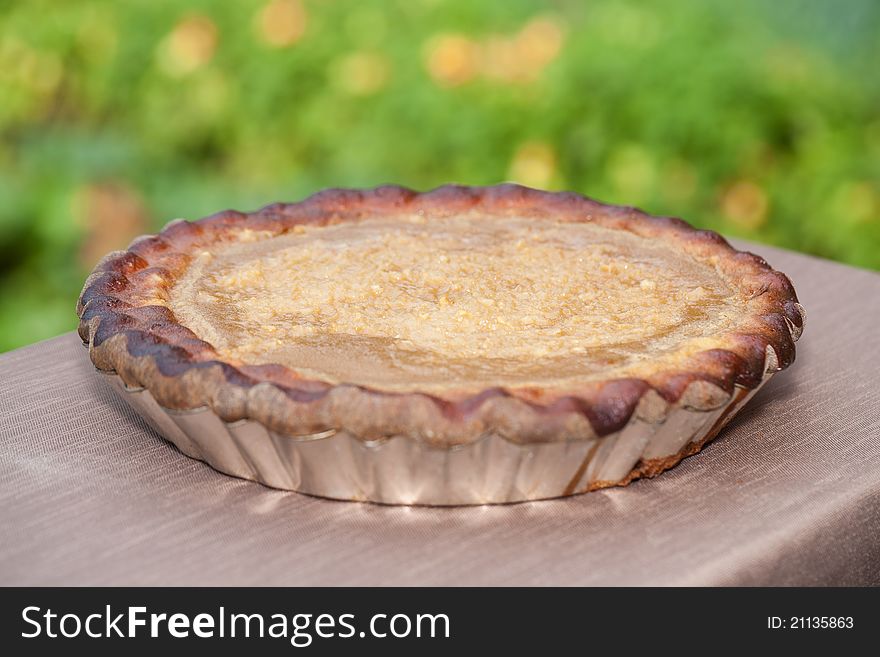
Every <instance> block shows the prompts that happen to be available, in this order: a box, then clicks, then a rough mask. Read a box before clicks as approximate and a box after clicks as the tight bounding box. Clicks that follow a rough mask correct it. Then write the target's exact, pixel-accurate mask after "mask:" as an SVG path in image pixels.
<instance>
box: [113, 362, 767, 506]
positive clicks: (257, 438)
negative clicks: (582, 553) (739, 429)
mask: <svg viewBox="0 0 880 657" xmlns="http://www.w3.org/2000/svg"><path fill="white" fill-rule="evenodd" d="M766 364H767V367H765V375H764V377H763V379H762V380H761V382H760V384H759V385H758V386H757V387H755V388H754V389H746V388H740V387H737V388H736V389H735V390H734V392H733V394H732V395H731V396H730V398H729V399H728V401H727V402H726V403H724V404H722V405H721V406H719V407H717V408H714V409H711V410H696V409H692V408H688V407H686V406H681V405H678V406H674V407H672V408H671V409H670V411H669V413H668V414H667V416H666V418H665V419H664V420H663V421H662V422H658V423H648V422H644V421H642V420H640V419H638V418H636V417H633V418H632V419H631V420H630V421H629V423H628V424H627V425H626V426H625V427H624V428H623V429H621V430H620V431H618V432H616V433H612V434H609V435H606V436H602V437H599V438H590V439H584V440H567V441H559V442H542V443H526V444H520V443H514V442H511V441H509V440H507V439H505V438H504V437H502V436H499V435H496V434H488V435H485V436H482V437H481V438H480V439H478V440H476V441H474V442H472V443H469V444H466V445H461V446H457V447H451V448H436V447H430V446H428V445H425V444H423V443H420V442H418V441H416V440H413V439H411V438H408V437H405V436H392V437H389V438H386V439H383V440H379V441H374V442H365V441H364V440H362V439H359V438H357V437H355V436H352V435H351V434H349V433H348V432H346V431H342V430H339V431H337V430H329V431H324V432H322V433H317V434H311V435H305V436H288V435H280V434H278V433H275V432H273V431H271V430H268V429H267V428H266V427H264V426H263V425H262V424H260V423H259V422H256V421H253V420H240V421H237V422H224V421H223V420H222V419H220V418H219V417H218V416H217V415H216V414H215V413H214V412H213V411H212V410H211V409H210V408H208V407H202V408H196V409H192V410H187V411H178V410H171V409H167V408H163V407H162V406H160V405H159V404H158V403H157V402H156V400H155V399H154V398H153V396H152V394H151V393H150V391H149V390H147V389H146V388H133V387H130V386H128V385H126V384H125V382H123V381H122V379H121V378H120V377H119V376H118V375H117V374H115V373H113V372H100V371H99V372H100V375H101V376H102V378H104V379H106V380H107V381H108V382H109V383H110V385H111V386H112V388H113V389H114V390H116V391H117V392H118V393H119V395H120V396H121V398H122V399H123V400H125V402H126V403H127V404H128V405H129V406H131V407H132V408H133V409H134V410H135V411H137V412H138V413H139V414H140V415H141V416H143V417H144V418H145V419H146V421H147V422H148V423H149V424H150V425H151V426H152V427H153V428H154V429H155V430H156V431H157V432H158V433H159V434H160V435H161V436H162V437H164V438H165V439H166V440H168V441H170V442H171V443H173V444H174V445H175V446H177V448H178V449H179V450H180V451H181V452H183V453H184V454H186V455H187V456H190V457H192V458H194V459H198V460H200V461H204V462H205V463H207V464H208V465H210V466H211V467H213V468H214V469H216V470H219V471H220V472H223V473H226V474H228V475H232V476H235V477H241V478H243V479H250V480H252V481H256V482H259V483H261V484H264V485H266V486H270V487H272V488H278V489H283V490H292V491H297V492H300V493H306V494H309V495H316V496H320V497H327V498H332V499H337V500H353V501H362V502H378V503H383V504H407V505H413V504H419V505H439V506H446V505H478V504H503V503H511V502H524V501H528V500H539V499H547V498H555V497H563V496H566V495H574V494H578V493H583V492H587V491H590V490H595V489H598V488H605V487H609V486H615V485H621V484H626V483H628V482H629V481H631V480H632V479H634V478H636V477H640V476H653V475H655V474H657V473H658V472H660V471H662V470H665V469H667V468H669V467H672V466H674V465H675V464H676V463H678V461H680V460H681V458H683V457H685V456H687V455H689V454H692V453H693V452H695V451H698V450H699V448H700V447H701V446H702V445H703V444H704V443H706V442H708V441H709V440H711V439H712V438H714V437H715V436H716V435H717V434H718V432H719V431H720V430H721V429H722V428H723V426H724V425H725V424H726V423H727V422H729V421H730V419H731V418H732V417H733V416H734V415H735V414H736V412H737V411H739V409H740V408H742V406H743V405H744V404H745V403H747V402H748V400H749V399H750V398H751V397H752V396H753V395H754V394H755V393H756V392H757V391H758V389H760V388H761V386H763V385H764V384H765V383H766V382H767V381H768V380H769V379H770V377H771V376H772V375H773V374H774V373H775V372H776V371H777V369H778V368H777V367H776V358H775V354H774V353H773V351H772V348H768V358H767V363H766Z"/></svg>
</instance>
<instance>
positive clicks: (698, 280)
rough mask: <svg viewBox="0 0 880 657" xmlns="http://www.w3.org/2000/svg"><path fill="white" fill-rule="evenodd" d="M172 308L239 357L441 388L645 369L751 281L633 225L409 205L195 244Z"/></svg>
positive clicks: (681, 349)
mask: <svg viewBox="0 0 880 657" xmlns="http://www.w3.org/2000/svg"><path fill="white" fill-rule="evenodd" d="M168 305H169V306H170V308H171V309H172V311H173V312H174V314H175V316H176V317H177V319H178V321H180V322H181V323H182V324H183V325H185V326H187V327H188V328H190V329H191V330H192V331H193V332H194V333H195V334H196V335H198V336H199V337H200V338H202V339H203V340H206V341H207V342H209V343H210V344H212V345H213V346H214V347H215V349H216V350H217V352H218V353H219V354H220V356H221V357H223V358H225V359H228V360H230V361H233V362H241V363H246V364H254V365H256V364H267V363H277V364H283V365H287V366H288V367H291V368H293V369H294V370H296V371H297V372H299V373H301V374H302V375H303V376H305V377H308V378H317V379H320V380H324V381H327V382H329V383H353V384H359V385H365V386H370V387H376V388H381V389H387V390H396V391H407V390H416V389H418V390H434V391H437V390H442V389H443V388H445V387H455V388H470V387H473V388H485V387H492V386H531V385H540V386H543V387H547V386H553V385H560V386H561V385H567V384H571V383H578V382H586V381H589V380H592V379H598V378H606V377H608V376H609V375H615V374H619V375H620V376H626V375H634V374H636V373H638V371H639V369H640V368H641V367H644V366H646V365H647V363H648V362H653V363H655V364H656V362H657V360H658V359H659V360H674V359H676V358H679V357H681V356H683V355H687V354H689V353H693V352H696V351H699V350H702V349H705V348H707V346H711V344H710V343H711V339H712V338H713V336H716V335H717V334H718V333H720V332H723V331H725V330H728V329H729V328H731V327H732V326H734V325H735V324H736V322H737V321H738V320H739V318H740V316H741V314H742V293H741V292H738V291H737V290H736V289H734V288H733V287H732V286H731V285H730V284H729V283H728V282H727V281H726V280H725V279H724V278H723V277H722V276H721V275H720V274H719V273H718V272H717V271H716V270H715V268H713V267H712V266H711V265H710V264H707V263H703V262H700V261H697V260H695V259H694V258H692V257H691V256H690V255H688V254H687V253H685V252H683V251H678V250H675V249H674V247H672V246H671V245H669V244H667V243H663V242H660V241H656V242H655V241H652V240H649V239H646V238H642V237H639V236H637V235H634V234H632V233H629V232H626V231H622V230H611V229H607V228H603V227H599V226H596V225H593V224H589V223H563V222H553V221H549V220H534V219H527V218H521V219H516V218H514V219H512V218H510V217H503V218H501V217H492V216H482V217H476V218H475V217H470V216H468V217H464V216H462V217H443V218H435V217H432V218H429V219H426V218H425V217H422V216H418V215H413V216H404V217H394V218H388V217H377V218H372V219H365V220H362V221H360V222H348V223H341V224H336V225H330V226H323V227H321V226H308V227H305V226H299V227H297V228H296V230H294V231H293V232H290V233H287V234H285V235H281V236H268V235H264V234H260V233H256V232H253V231H244V232H243V233H241V234H240V236H239V239H238V240H236V241H234V242H232V243H228V244H223V245H219V246H218V247H216V248H215V249H213V250H212V251H211V252H202V253H200V254H198V255H196V256H195V257H194V258H193V260H192V262H191V263H190V266H189V267H188V269H187V271H186V272H185V273H184V275H183V276H182V277H181V279H180V280H179V281H178V282H177V284H176V285H175V287H174V288H173V289H172V290H171V293H170V298H169V300H168Z"/></svg>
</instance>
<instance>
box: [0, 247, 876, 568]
mask: <svg viewBox="0 0 880 657" xmlns="http://www.w3.org/2000/svg"><path fill="white" fill-rule="evenodd" d="M752 248H753V250H755V251H757V252H758V253H761V254H762V255H764V256H765V257H767V258H768V259H769V260H770V262H771V264H773V265H774V266H776V267H777V268H779V269H781V270H783V271H785V272H786V273H788V274H789V275H790V276H791V278H792V280H793V281H794V282H795V286H796V287H797V290H798V292H799V294H800V298H801V300H802V302H803V303H804V305H805V306H806V308H807V313H808V316H807V328H806V332H805V334H804V337H803V338H802V340H801V342H800V343H799V344H798V358H797V362H796V363H795V364H794V366H793V367H792V368H791V369H790V370H789V371H787V372H784V373H783V374H781V375H779V376H778V377H776V378H774V379H773V380H772V381H771V382H770V383H769V384H768V385H767V387H766V388H765V389H764V390H763V391H761V392H760V393H759V394H758V396H756V397H755V399H754V401H753V402H752V403H751V404H750V406H748V407H747V408H746V409H745V410H744V411H743V412H742V413H741V415H740V416H739V417H738V418H737V419H736V420H734V422H733V423H732V424H731V425H730V426H729V427H728V429H726V430H725V431H724V432H723V433H722V435H721V436H720V437H719V438H718V439H717V440H716V441H715V442H714V443H712V444H711V445H710V446H709V447H707V448H706V449H705V450H704V451H703V452H702V453H701V454H698V455H696V456H694V457H692V458H689V459H687V460H686V461H685V462H683V463H682V464H681V465H680V466H679V467H677V468H675V469H674V470H672V471H670V472H668V473H666V474H664V475H662V476H660V477H658V478H656V479H653V480H646V481H639V482H637V483H635V484H633V485H631V486H629V487H628V488H621V489H612V490H605V491H601V492H596V493H590V494H587V495H582V496H580V497H575V498H569V499H563V500H555V501H547V502H535V503H528V504H520V505H514V506H506V507H477V508H452V509H431V508H399V507H382V506H376V505H370V504H357V503H344V502H331V501H327V500H321V499H315V498H310V497H306V496H303V495H298V494H295V493H284V492H279V491H275V490H270V489H267V488H263V487H262V486H260V485H258V484H254V483H250V482H246V481H241V480H236V479H233V478H230V477H226V476H224V475H221V474H218V473H216V472H214V471H213V470H211V469H210V468H209V467H208V466H206V465H203V464H202V463H199V462H197V461H193V460H191V459H189V458H187V457H185V456H183V455H182V454H181V453H179V452H178V451H176V449H174V448H173V447H172V446H170V445H169V444H168V443H165V442H164V441H163V440H161V439H160V438H159V437H157V435H156V434H154V433H153V432H152V431H151V430H150V429H149V428H148V427H147V425H146V424H145V423H144V422H143V421H141V420H140V419H139V418H138V417H137V416H136V415H134V414H133V413H132V412H131V411H130V410H129V409H128V408H127V407H125V406H124V405H123V403H122V402H120V401H117V399H116V397H115V396H113V394H112V392H111V391H110V390H109V389H107V388H106V387H105V383H104V382H102V381H101V380H100V379H99V378H98V376H97V375H96V374H94V372H93V369H92V366H91V364H90V363H89V360H88V355H87V353H86V350H85V349H83V348H82V346H81V345H80V342H79V339H78V338H77V337H76V335H74V334H68V335H63V336H60V337H58V338H55V339H53V340H49V341H47V342H43V343H40V344H35V345H32V346H29V347H25V348H24V349H19V350H18V351H14V352H11V353H7V354H4V355H2V356H0V584H6V585H9V584H29V585H34V584H105V585H106V584H109V585H115V584H150V585H152V584H157V585H170V584H178V585H188V584H236V585H237V584H255V585H263V584H279V585H280V584H285V585H308V584H330V585H335V584H354V585H360V584H388V585H392V584H463V585H484V584H503V585H508V584H527V585H531V584H547V585H559V584H562V585H568V584H880V339H878V338H880V328H878V325H880V276H878V275H877V274H875V273H871V272H867V271H861V270H856V269H852V268H848V267H844V266H841V265H837V264H833V263H829V262H825V261H821V260H817V259H813V258H809V257H806V256H802V255H797V254H792V253H788V252H783V251H778V250H775V249H771V248H767V247H757V246H753V247H752Z"/></svg>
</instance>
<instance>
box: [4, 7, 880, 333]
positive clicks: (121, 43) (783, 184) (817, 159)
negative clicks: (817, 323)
mask: <svg viewBox="0 0 880 657" xmlns="http://www.w3.org/2000/svg"><path fill="white" fill-rule="evenodd" d="M878 71H880V3H878V2H875V1H874V0H848V1H842V2H828V1H826V0H813V1H807V0H800V1H798V0H775V1H773V2H769V1H766V2H759V1H758V0H740V1H739V2H730V1H729V0H668V1H658V2H635V1H634V2H619V1H614V2H605V1H599V0H588V1H586V2H584V1H579V2H574V1H571V2H568V1H564V0H559V1H557V2H537V1H527V0H499V1H497V2H487V1H483V2H476V1H473V0H450V1H442V0H430V1H429V0H398V1H394V2H391V1H386V2H373V1H370V0H357V1H347V2H343V1H330V0H271V1H269V2H266V0H261V1H245V0H238V1H236V2H226V3H220V2H207V1H205V2H187V3H181V2H172V1H170V0H139V1H128V2H118V1H117V2H100V1H98V2H85V1H80V0H66V1H61V0H57V1H50V0H27V1H26V2H25V1H22V2H9V0H5V1H0V350H7V349H11V348H14V347H17V346H19V345H22V344H26V343H29V342H33V341H36V340H38V339H41V338H45V337H48V336H51V335H55V334H57V333H60V332H63V331H66V330H70V329H73V328H74V326H75V323H76V318H75V315H74V303H75V300H76V297H77V294H78V292H79V289H80V287H81V285H82V281H83V278H84V277H85V275H86V274H87V272H88V271H89V270H90V269H91V267H92V266H93V265H94V264H95V262H96V261H97V259H98V258H99V257H100V256H102V255H103V254H104V253H106V252H107V251H110V250H112V249H116V248H121V247H123V246H124V245H126V244H127V243H128V241H129V240H130V239H131V238H132V237H133V236H135V235H137V234H140V233H144V232H151V231H155V230H156V229H158V228H159V227H161V226H162V225H163V224H164V223H166V222H167V221H169V220H170V219H172V218H175V217H186V218H197V217H199V216H202V215H205V214H209V213H212V212H214V211H216V210H220V209H224V208H227V207H234V208H238V209H254V208H256V207H259V206H261V205H264V204H266V203H269V202H271V201H276V200H296V199H299V198H301V197H303V196H306V195H308V194H310V193H312V192H314V191H316V190H318V189H320V188H323V187H327V186H372V185H376V184H380V183H385V182H396V183H401V184H404V185H408V186H412V187H415V188H420V189H424V188H430V187H433V186H436V185H438V184H441V183H444V182H450V181H455V182H463V183H471V184H489V183H495V182H498V181H503V180H516V181H519V182H522V183H525V184H528V185H532V186H536V187H545V188H551V189H557V188H565V189H572V190H576V191H579V192H582V193H585V194H587V195H590V196H595V197H597V198H600V199H602V200H606V201H611V202H617V203H624V204H631V205H638V206H640V207H643V208H644V209H646V210H648V211H650V212H653V213H661V214H673V215H677V216H681V217H684V218H686V219H688V220H689V221H691V222H692V223H695V224H697V225H700V226H703V227H709V228H713V229H716V230H719V231H721V232H723V233H725V234H728V235H733V236H741V237H745V238H748V239H752V240H757V241H763V242H768V243H772V244H778V245H782V246H785V247H788V248H792V249H797V250H800V251H805V252H809V253H814V254H818V255H821V256H825V257H829V258H833V259H836V260H840V261H843V262H848V263H852V264H855V265H860V266H863V267H869V268H880V185H878V181H880V74H878Z"/></svg>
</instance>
